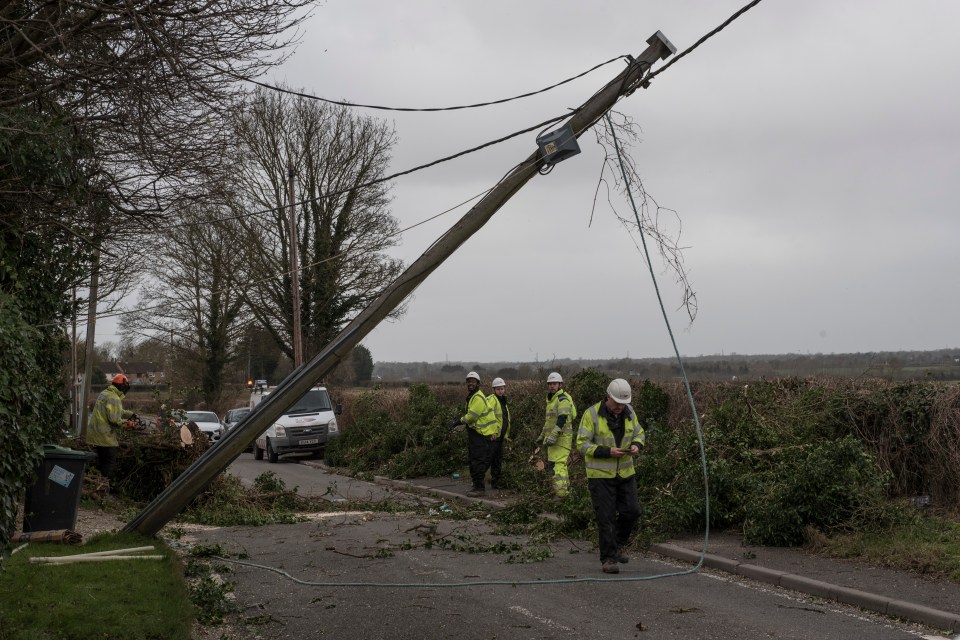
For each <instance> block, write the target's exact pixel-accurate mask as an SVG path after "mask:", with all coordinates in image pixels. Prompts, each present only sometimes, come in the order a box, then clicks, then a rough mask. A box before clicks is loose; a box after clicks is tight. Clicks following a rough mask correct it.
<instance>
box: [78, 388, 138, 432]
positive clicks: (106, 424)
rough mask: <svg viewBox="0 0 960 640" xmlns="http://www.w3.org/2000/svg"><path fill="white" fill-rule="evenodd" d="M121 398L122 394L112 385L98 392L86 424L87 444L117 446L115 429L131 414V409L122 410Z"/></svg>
mask: <svg viewBox="0 0 960 640" xmlns="http://www.w3.org/2000/svg"><path fill="white" fill-rule="evenodd" d="M123 398H124V395H123V394H122V393H120V390H119V389H117V388H116V387H115V386H113V385H110V386H109V387H107V388H106V389H104V390H103V391H101V392H100V396H99V397H98V398H97V403H96V404H95V405H94V406H93V413H92V414H90V422H89V423H88V424H87V444H89V445H91V446H94V447H116V446H118V444H119V443H118V442H117V434H116V431H115V429H120V428H121V427H122V426H123V419H124V418H129V417H130V416H132V415H133V412H132V411H124V409H123V402H122V400H123Z"/></svg>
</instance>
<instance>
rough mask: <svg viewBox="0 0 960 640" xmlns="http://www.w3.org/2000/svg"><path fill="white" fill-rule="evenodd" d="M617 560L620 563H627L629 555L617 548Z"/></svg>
mask: <svg viewBox="0 0 960 640" xmlns="http://www.w3.org/2000/svg"><path fill="white" fill-rule="evenodd" d="M617 562H619V563H620V564H627V563H628V562H630V557H629V556H628V555H627V554H625V553H624V552H623V550H622V549H617Z"/></svg>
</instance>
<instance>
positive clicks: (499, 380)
mask: <svg viewBox="0 0 960 640" xmlns="http://www.w3.org/2000/svg"><path fill="white" fill-rule="evenodd" d="M490 386H491V387H505V386H507V383H506V382H504V381H503V378H494V379H493V382H491V383H490Z"/></svg>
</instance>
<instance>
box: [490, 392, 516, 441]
mask: <svg viewBox="0 0 960 640" xmlns="http://www.w3.org/2000/svg"><path fill="white" fill-rule="evenodd" d="M487 404H488V405H490V410H491V411H493V419H494V420H496V422H497V437H499V438H503V439H506V438H509V437H510V425H511V422H510V405H509V404H508V405H507V406H503V403H502V402H500V396H498V395H497V394H496V393H491V394H490V395H488V396H487ZM504 412H506V414H507V430H506V432H504V430H503V414H504Z"/></svg>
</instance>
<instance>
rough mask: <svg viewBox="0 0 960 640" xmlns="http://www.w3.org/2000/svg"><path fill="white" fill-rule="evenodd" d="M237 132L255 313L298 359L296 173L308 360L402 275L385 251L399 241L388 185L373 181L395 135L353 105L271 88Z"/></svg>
mask: <svg viewBox="0 0 960 640" xmlns="http://www.w3.org/2000/svg"><path fill="white" fill-rule="evenodd" d="M235 131H236V136H237V144H238V148H237V150H236V152H235V154H234V157H235V158H236V161H237V163H238V164H239V165H240V166H239V168H238V170H237V175H238V176H239V178H238V180H239V184H238V186H237V190H238V192H239V194H240V196H239V197H240V201H239V203H238V204H237V208H238V211H240V212H245V213H247V214H249V215H248V216H247V217H244V218H243V224H244V226H245V228H246V230H247V233H248V235H249V241H247V242H244V243H242V245H241V246H242V247H243V249H244V251H245V254H244V256H243V260H244V264H245V265H246V267H247V268H248V269H249V276H248V279H249V281H250V283H251V285H250V288H249V289H248V293H247V299H248V301H249V306H250V311H251V313H252V314H253V316H254V317H255V318H256V320H257V323H258V324H259V325H260V326H262V327H263V328H264V329H266V330H267V331H268V332H270V334H271V335H272V336H273V338H274V340H275V341H276V342H277V344H278V345H280V346H281V347H282V349H283V350H284V352H285V353H286V354H287V355H288V356H290V357H291V358H292V356H293V346H292V318H293V312H292V309H293V304H292V299H291V293H290V290H291V287H290V284H291V282H290V267H289V264H290V263H289V251H290V245H289V232H288V224H287V221H288V209H287V206H288V200H289V198H288V197H287V193H288V186H289V180H291V176H290V175H289V171H288V167H292V168H293V177H292V179H293V182H294V189H295V197H294V200H295V207H296V219H297V243H298V244H297V248H298V254H299V259H300V273H299V278H300V280H299V285H300V293H301V325H302V328H303V341H304V353H305V354H311V353H315V352H316V351H317V350H318V349H320V348H321V347H322V346H323V345H325V344H326V343H327V342H328V341H329V340H330V339H331V338H332V337H333V336H335V335H336V334H337V332H338V331H339V330H340V329H341V328H342V327H343V325H344V324H345V323H346V322H347V321H348V320H350V319H351V318H352V317H353V316H354V315H356V314H357V313H358V312H359V311H360V310H362V309H363V308H364V307H366V306H367V305H368V304H369V303H370V302H371V301H372V300H373V299H375V298H376V296H378V295H379V294H380V292H381V291H382V290H383V288H384V287H386V286H387V285H388V284H389V283H390V282H391V281H392V280H393V279H394V278H395V277H396V276H397V275H398V274H399V273H400V271H401V269H402V264H401V262H400V261H398V260H394V259H392V258H390V257H388V256H387V255H385V254H384V253H383V252H384V250H385V249H387V248H389V247H391V246H393V245H394V244H395V243H396V241H395V239H394V235H395V234H396V231H397V222H396V219H395V218H393V217H392V216H391V215H390V213H389V210H388V205H389V187H388V185H387V184H386V183H378V184H374V185H370V184H369V182H371V181H373V180H376V179H378V178H381V177H383V176H384V175H385V170H386V167H387V165H388V162H389V160H390V148H391V147H392V145H393V143H394V134H393V131H392V129H391V128H390V127H388V126H387V125H386V124H385V123H384V122H383V121H381V120H376V119H374V118H369V117H364V116H358V115H356V114H354V113H353V112H352V111H350V110H349V109H347V108H344V107H337V106H331V105H328V104H324V103H319V102H316V101H311V100H308V99H305V98H299V97H290V96H286V95H280V94H276V93H268V92H266V91H263V90H258V91H255V92H254V93H253V94H252V95H251V96H250V100H249V102H248V104H247V106H246V108H245V109H244V110H243V111H242V112H240V114H239V115H238V117H237V119H236V123H235ZM258 211H262V212H263V213H259V214H256V215H254V213H255V212H258Z"/></svg>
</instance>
